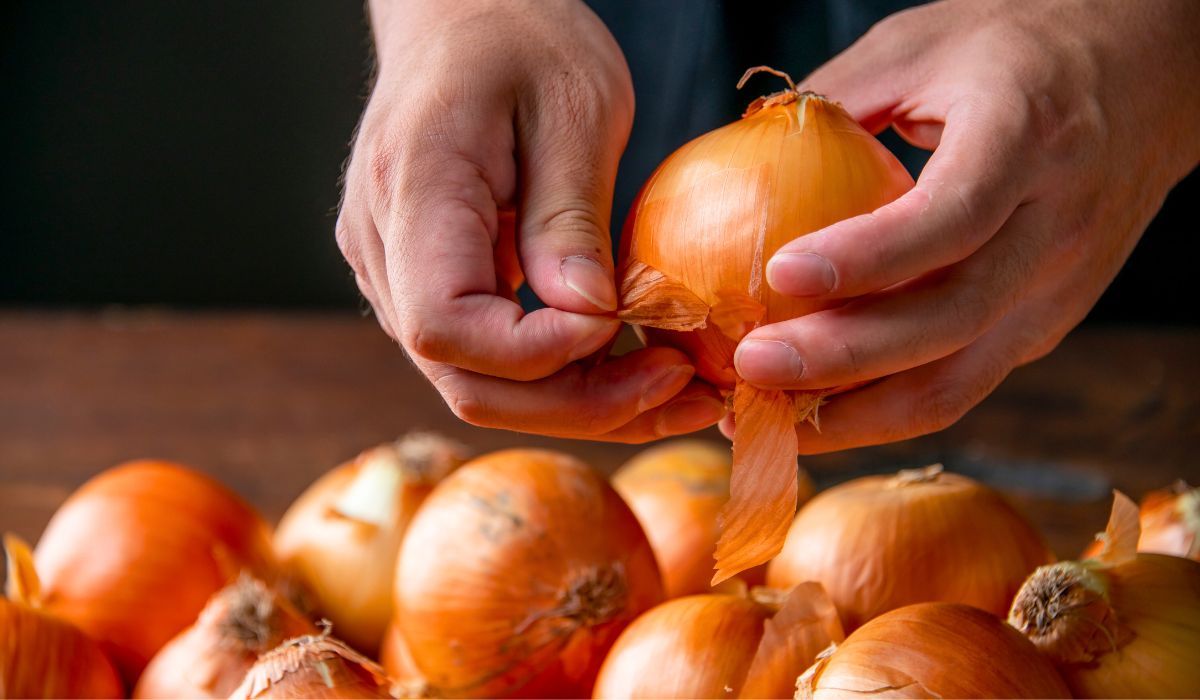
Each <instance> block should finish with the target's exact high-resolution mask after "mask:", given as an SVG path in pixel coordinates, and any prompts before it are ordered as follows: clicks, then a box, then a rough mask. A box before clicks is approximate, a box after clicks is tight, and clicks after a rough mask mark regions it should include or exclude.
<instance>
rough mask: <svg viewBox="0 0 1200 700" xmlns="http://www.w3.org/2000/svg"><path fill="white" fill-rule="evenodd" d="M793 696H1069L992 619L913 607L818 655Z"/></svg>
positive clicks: (1047, 666)
mask: <svg viewBox="0 0 1200 700" xmlns="http://www.w3.org/2000/svg"><path fill="white" fill-rule="evenodd" d="M796 687H797V692H796V697H797V698H804V699H806V700H807V699H811V698H815V699H816V700H826V699H833V698H863V697H867V696H870V697H872V698H1069V697H1071V696H1070V694H1069V693H1068V691H1067V686H1066V684H1064V683H1063V679H1062V678H1061V677H1059V675H1058V673H1057V672H1056V671H1055V670H1054V666H1053V665H1052V664H1051V663H1050V662H1049V661H1048V660H1047V659H1046V658H1045V657H1043V656H1042V655H1041V654H1039V653H1038V650H1037V649H1036V648H1035V647H1034V646H1033V645H1032V644H1030V643H1029V640H1027V639H1025V638H1024V637H1022V636H1021V634H1020V633H1018V632H1017V631H1016V630H1014V629H1013V628H1011V627H1009V626H1008V625H1006V624H1004V623H1003V622H1001V621H1000V620H999V619H997V618H996V617H995V616H994V615H991V614H989V613H986V612H984V611H982V610H980V609H978V608H973V607H971V606H969V605H960V604H958V603H918V604H916V605H909V606H907V607H903V608H900V609H898V610H893V611H891V612H889V613H887V614H885V615H881V616H879V617H877V618H875V619H874V620H871V621H870V622H868V623H867V624H865V625H863V626H862V627H860V628H859V629H858V630H856V631H855V632H854V633H853V634H851V635H850V636H849V637H847V638H846V641H845V642H843V643H842V644H838V645H835V646H834V647H832V648H831V649H829V650H827V651H826V652H824V653H823V654H822V655H821V658H820V659H818V661H817V662H816V663H815V664H813V666H812V667H811V668H809V669H808V670H807V671H805V672H804V675H802V676H801V677H800V679H799V681H798V682H797V684H796Z"/></svg>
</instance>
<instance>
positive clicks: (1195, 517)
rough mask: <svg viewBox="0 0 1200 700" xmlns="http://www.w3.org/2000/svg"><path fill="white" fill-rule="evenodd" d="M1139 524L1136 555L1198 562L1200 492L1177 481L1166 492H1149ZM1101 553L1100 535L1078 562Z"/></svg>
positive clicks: (1199, 548) (1142, 507) (1140, 513)
mask: <svg viewBox="0 0 1200 700" xmlns="http://www.w3.org/2000/svg"><path fill="white" fill-rule="evenodd" d="M1139 521H1140V524H1141V532H1142V534H1141V536H1140V537H1139V538H1138V544H1137V549H1138V551H1139V552H1150V553H1153V554H1170V555H1171V556H1176V557H1187V558H1188V559H1194V560H1196V561H1200V488H1195V487H1192V486H1188V485H1187V482H1185V481H1183V480H1179V481H1177V482H1175V483H1174V484H1173V485H1171V486H1169V487H1167V488H1165V489H1159V490H1157V491H1151V492H1150V493H1148V494H1146V496H1145V497H1144V498H1143V499H1142V505H1141V508H1140V510H1139ZM1103 550H1104V537H1103V533H1101V534H1100V535H1097V537H1096V539H1095V540H1093V541H1092V544H1091V545H1090V546H1089V547H1088V548H1087V549H1086V550H1084V552H1083V555H1082V556H1081V557H1080V558H1082V559H1089V558H1091V557H1094V556H1096V555H1098V554H1100V552H1101V551H1103Z"/></svg>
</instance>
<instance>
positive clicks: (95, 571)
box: [35, 461, 275, 685]
mask: <svg viewBox="0 0 1200 700" xmlns="http://www.w3.org/2000/svg"><path fill="white" fill-rule="evenodd" d="M35 559H36V562H37V570H38V573H40V574H41V577H42V584H43V599H44V600H45V607H46V608H47V609H48V610H50V611H51V612H53V613H54V614H56V615H60V616H62V617H64V618H66V619H67V620H69V621H71V622H73V623H74V624H76V625H78V626H79V627H80V628H81V629H82V630H83V631H84V632H87V633H88V634H89V635H91V636H92V637H94V638H96V639H97V640H98V641H99V642H100V643H101V645H102V647H103V648H104V650H105V651H106V652H107V653H108V654H109V657H110V658H112V660H113V661H114V662H115V663H116V665H117V668H119V669H120V671H121V673H122V675H123V676H124V677H125V680H126V682H127V683H129V684H130V685H132V683H133V681H134V680H136V679H137V676H138V674H139V673H141V671H142V668H143V667H144V666H145V665H146V662H147V661H149V659H150V657H151V656H153V655H154V654H155V652H157V651H158V650H159V648H161V647H162V646H163V645H164V644H166V643H167V641H168V640H170V639H171V638H172V637H174V636H175V635H176V634H178V633H179V632H180V631H182V630H183V629H184V628H186V627H187V626H188V625H190V624H191V623H192V622H193V621H194V620H195V619H196V616H197V615H199V613H200V611H201V610H202V609H203V608H204V605H205V603H207V602H208V599H209V598H210V597H211V596H212V595H213V594H214V593H216V592H217V591H219V590H220V589H221V588H223V587H224V586H225V585H226V584H228V583H229V582H231V581H233V580H234V579H236V578H237V576H238V574H239V573H240V572H241V571H242V570H243V569H244V570H246V571H249V572H251V573H253V574H255V575H257V576H260V577H264V578H267V579H268V580H269V579H270V578H271V577H272V576H274V571H275V565H274V558H273V555H272V552H271V539H270V530H269V528H268V527H267V524H266V523H265V522H264V521H263V519H262V518H261V517H260V516H259V515H258V514H257V513H256V512H255V511H254V509H253V508H251V507H250V506H249V505H248V504H247V503H246V502H245V501H243V500H242V499H241V498H239V497H238V496H237V494H235V493H233V492H232V491H230V490H229V489H227V488H225V487H224V486H222V485H221V484H219V483H217V482H216V481H214V480H213V479H211V478H209V477H208V476H205V475H203V474H199V473H197V472H195V471H192V470H191V469H188V468H187V467H184V466H181V465H178V464H172V463H169V462H153V461H141V462H130V463H127V464H123V465H120V466H117V467H114V468H112V469H109V470H108V471H105V472H103V473H101V474H99V475H98V476H96V477H94V478H92V479H91V480H89V481H88V482H87V483H86V484H84V485H83V486H82V487H80V488H79V490H78V491H76V492H75V493H74V494H72V495H71V497H70V498H68V499H67V501H66V503H64V504H63V505H62V507H61V508H59V509H58V512H56V513H55V514H54V517H53V518H51V520H50V524H49V525H47V526H46V531H45V532H44V533H43V534H42V538H41V540H40V541H39V542H38V545H37V549H36V550H35Z"/></svg>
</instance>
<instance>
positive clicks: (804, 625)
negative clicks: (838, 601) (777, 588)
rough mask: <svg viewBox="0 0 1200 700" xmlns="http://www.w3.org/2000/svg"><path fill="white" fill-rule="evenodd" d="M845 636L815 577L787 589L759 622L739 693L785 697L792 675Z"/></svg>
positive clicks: (792, 686)
mask: <svg viewBox="0 0 1200 700" xmlns="http://www.w3.org/2000/svg"><path fill="white" fill-rule="evenodd" d="M844 639H845V634H844V633H843V632H842V623H841V621H840V620H839V619H838V612H837V608H835V607H834V605H833V600H831V599H830V598H829V594H828V593H826V592H825V589H824V587H822V586H821V584H819V583H816V582H815V581H808V582H805V583H802V584H800V585H799V586H796V587H795V588H793V589H792V590H791V591H790V592H788V593H787V597H786V598H785V599H784V601H783V605H782V607H780V608H779V611H778V612H776V613H775V615H774V616H772V617H771V618H770V619H769V620H767V621H766V622H765V623H763V636H762V641H760V642H759V643H758V649H757V650H756V651H755V653H754V660H753V661H752V662H751V663H750V670H749V671H748V672H747V673H746V682H745V683H744V684H743V686H742V690H741V693H740V696H741V697H743V698H788V697H791V696H792V694H793V691H794V689H795V687H796V678H797V676H799V675H800V673H801V672H802V671H803V670H804V669H806V668H808V667H809V666H810V665H811V664H812V663H813V662H814V661H815V660H816V658H817V655H818V654H820V653H821V651H823V650H824V649H826V648H828V647H829V645H830V644H840V643H841V642H842V641H843V640H844Z"/></svg>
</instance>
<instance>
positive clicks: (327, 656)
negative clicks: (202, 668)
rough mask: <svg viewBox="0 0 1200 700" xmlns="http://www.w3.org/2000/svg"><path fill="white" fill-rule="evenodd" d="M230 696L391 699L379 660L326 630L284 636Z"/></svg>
mask: <svg viewBox="0 0 1200 700" xmlns="http://www.w3.org/2000/svg"><path fill="white" fill-rule="evenodd" d="M229 697H230V700H254V699H256V698H264V699H265V698H394V697H398V696H397V695H395V694H394V693H393V690H392V682H391V680H390V679H388V677H387V674H386V673H384V671H383V669H382V668H381V667H380V666H379V664H377V663H375V662H374V661H371V660H370V659H368V658H367V657H365V656H363V655H362V654H359V653H358V652H356V651H354V650H353V649H351V648H350V647H349V646H347V645H346V644H345V643H344V642H342V641H339V640H337V639H334V638H333V637H330V636H329V635H328V634H321V635H307V636H304V637H297V638H295V639H289V640H288V641H286V642H284V643H283V644H281V645H279V646H278V647H276V648H274V649H272V650H271V651H268V652H267V653H265V654H263V655H262V656H260V657H259V659H258V661H257V662H256V663H255V664H254V666H253V667H251V669H250V671H249V672H248V673H247V674H246V678H245V680H244V681H243V682H242V684H241V685H240V686H238V687H237V688H236V689H234V691H233V693H232V694H231V695H230V696H229Z"/></svg>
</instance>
